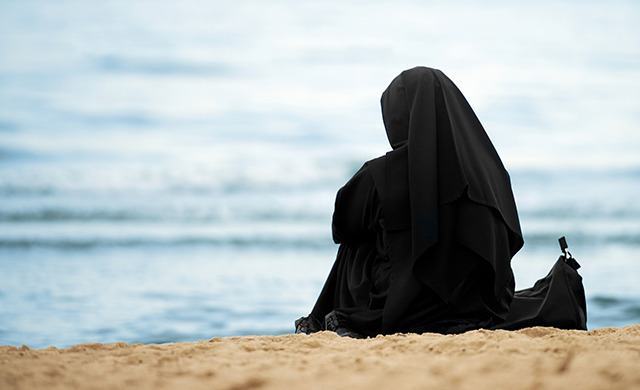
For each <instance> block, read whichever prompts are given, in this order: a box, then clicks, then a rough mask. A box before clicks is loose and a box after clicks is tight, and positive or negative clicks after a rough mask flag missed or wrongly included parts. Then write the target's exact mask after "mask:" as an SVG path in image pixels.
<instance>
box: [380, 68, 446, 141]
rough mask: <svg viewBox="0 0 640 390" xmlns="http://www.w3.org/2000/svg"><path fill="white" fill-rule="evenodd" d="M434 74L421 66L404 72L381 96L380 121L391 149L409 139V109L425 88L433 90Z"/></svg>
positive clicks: (431, 70)
mask: <svg viewBox="0 0 640 390" xmlns="http://www.w3.org/2000/svg"><path fill="white" fill-rule="evenodd" d="M434 73H435V70H434V69H431V68H427V67H423V66H419V67H415V68H412V69H409V70H405V71H404V72H402V73H401V74H400V75H399V76H398V77H396V78H395V79H394V80H393V81H392V82H391V84H390V85H389V87H387V89H386V90H385V91H384V93H383V94H382V98H381V99H380V104H381V106H382V120H383V121H384V126H385V129H386V131H387V137H388V138H389V143H390V144H391V147H392V148H393V149H397V148H398V147H400V146H402V145H404V144H405V143H406V142H407V140H408V139H409V122H410V119H411V115H410V112H411V108H412V107H413V104H414V102H415V101H416V99H417V97H418V96H419V95H421V94H424V93H425V92H426V91H425V87H429V86H430V87H431V88H434V85H435V83H436V81H437V79H436V77H435V75H434Z"/></svg>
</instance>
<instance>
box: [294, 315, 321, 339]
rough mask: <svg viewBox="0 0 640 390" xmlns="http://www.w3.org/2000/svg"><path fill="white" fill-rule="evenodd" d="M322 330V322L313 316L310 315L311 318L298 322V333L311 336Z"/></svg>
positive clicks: (303, 318)
mask: <svg viewBox="0 0 640 390" xmlns="http://www.w3.org/2000/svg"><path fill="white" fill-rule="evenodd" d="M321 330H322V327H321V326H320V321H318V320H317V319H316V317H314V316H313V315H312V314H309V317H300V318H298V319H297V320H296V333H304V334H311V333H316V332H320V331H321Z"/></svg>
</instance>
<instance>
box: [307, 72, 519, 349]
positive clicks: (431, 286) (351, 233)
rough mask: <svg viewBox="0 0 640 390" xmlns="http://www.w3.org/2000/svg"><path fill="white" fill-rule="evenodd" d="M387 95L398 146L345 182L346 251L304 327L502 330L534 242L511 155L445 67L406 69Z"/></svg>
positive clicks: (340, 200) (385, 110)
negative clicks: (518, 271)
mask: <svg viewBox="0 0 640 390" xmlns="http://www.w3.org/2000/svg"><path fill="white" fill-rule="evenodd" d="M381 104H382V116H383V120H384V125H385V128H386V132H387V136H388V138H389V142H390V143H391V147H392V149H393V150H392V151H390V152H388V153H387V154H386V155H385V156H382V157H379V158H377V159H374V160H371V161H368V162H366V163H365V164H364V165H363V167H362V168H361V169H360V170H359V171H358V172H357V173H356V174H355V175H354V176H353V177H352V178H351V179H350V180H349V182H347V184H346V185H345V186H344V187H343V188H341V189H340V190H339V192H338V195H337V197H336V202H335V211H334V215H333V238H334V241H335V242H336V243H338V244H340V247H339V250H338V255H337V259H336V261H335V264H334V266H333V269H332V270H331V272H330V274H329V277H328V279H327V281H326V283H325V285H324V288H323V289H322V292H321V293H320V296H319V298H318V300H317V303H316V305H315V307H314V308H313V310H312V312H311V314H310V315H309V316H308V317H303V318H301V319H299V320H298V321H296V331H297V332H298V333H313V332H317V331H320V330H332V331H336V332H337V333H339V334H340V335H343V336H351V337H366V336H375V335H378V334H391V333H397V332H403V333H406V332H413V333H423V332H439V333H459V332H464V331H467V330H471V329H478V328H495V327H499V326H500V324H504V323H505V321H506V320H507V317H508V314H509V311H510V306H511V303H512V300H513V297H514V287H515V284H514V277H513V272H512V270H511V265H510V262H511V258H512V257H513V256H514V255H515V253H516V252H518V250H519V249H520V248H521V247H522V245H523V243H524V242H523V239H522V233H521V230H520V223H519V220H518V213H517V210H516V205H515V201H514V198H513V193H512V191H511V183H510V179H509V175H508V173H507V171H506V170H505V168H504V166H503V165H502V162H501V160H500V157H499V156H498V154H497V152H496V150H495V149H494V147H493V145H492V143H491V141H490V140H489V137H488V136H487V134H486V133H485V131H484V129H483V127H482V125H481V124H480V122H479V121H478V119H477V117H476V116H475V114H474V112H473V110H472V109H471V107H470V106H469V104H468V103H467V101H466V99H465V98H464V96H463V95H462V94H461V93H460V91H459V90H458V88H457V87H456V86H455V85H454V84H453V82H452V81H451V80H449V78H447V76H445V75H444V74H443V73H442V72H441V71H439V70H436V69H431V68H425V67H417V68H413V69H410V70H407V71H404V72H402V74H400V75H399V76H398V77H396V78H395V79H394V80H393V82H392V83H391V84H390V85H389V87H388V88H387V90H386V91H385V92H384V93H383V95H382V99H381ZM511 322H514V321H512V320H511Z"/></svg>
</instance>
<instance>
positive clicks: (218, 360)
mask: <svg viewBox="0 0 640 390" xmlns="http://www.w3.org/2000/svg"><path fill="white" fill-rule="evenodd" d="M639 367H640V325H632V326H626V327H624V328H601V329H595V330H592V331H588V332H584V331H567V330H558V329H554V328H539V327H537V328H528V329H523V330H520V331H515V332H509V331H486V330H479V331H472V332H468V333H465V334H461V335H438V334H423V335H416V334H396V335H390V336H378V337H376V338H370V339H366V340H356V339H349V338H340V337H338V336H337V335H335V334H334V333H329V332H322V333H318V334H314V335H310V336H307V335H283V336H246V337H228V338H213V339H211V340H208V341H199V342H195V343H174V344H162V345H141V344H126V343H115V344H80V345H76V346H74V347H71V348H67V349H57V348H54V347H49V348H46V349H40V350H34V349H30V348H28V347H26V346H22V347H14V346H3V347H0V388H2V389H44V388H46V389H114V388H136V389H229V390H231V389H234V390H240V389H294V388H304V389H327V388H329V389H334V388H336V389H337V388H344V389H388V388H393V389H451V388H455V389H501V388H505V389H581V390H585V389H636V388H640V370H639V369H638V368H639Z"/></svg>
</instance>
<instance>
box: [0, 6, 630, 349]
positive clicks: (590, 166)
mask: <svg viewBox="0 0 640 390" xmlns="http://www.w3.org/2000/svg"><path fill="white" fill-rule="evenodd" d="M639 16H640V3H637V2H633V1H631V0H629V1H621V0H614V1H609V2H596V1H586V2H584V1H583V2H578V1H570V0H564V1H548V0H542V1H535V2H533V1H525V2H501V1H496V0H490V1H488V2H482V3H477V2H473V1H455V2H446V3H436V2H431V1H400V2H382V1H367V2H365V1H348V2H347V1H334V0H329V1H323V2H315V1H312V2H298V1H292V0H274V1H269V2H262V1H222V0H216V1H204V0H190V1H170V0H153V1H150V0H136V1H124V0H112V1H103V2H86V1H79V0H58V1H44V0H22V1H3V2H1V3H0V345H2V344H11V345H21V344H26V345H28V346H31V347H36V348H42V347H47V346H49V345H54V346H57V347H66V346H70V345H74V344H78V343H82V342H114V341H121V340H122V341H127V342H143V343H151V342H153V343H163V342H172V341H192V340H199V339H209V338H211V337H215V336H231V335H247V334H282V333H289V332H292V331H293V321H294V320H295V319H296V318H298V317H299V316H302V315H305V314H307V313H308V312H309V311H310V309H311V308H312V306H313V304H314V302H315V299H316V297H317V295H318V293H319V291H320V288H321V286H322V284H323V282H324V279H325V278H326V276H327V274H328V271H329V269H330V267H331V265H332V263H333V260H334V256H335V252H336V249H337V248H336V246H335V245H334V244H333V243H332V241H331V235H330V222H331V214H332V207H333V201H334V196H335V192H336V191H337V189H338V188H339V187H340V186H342V185H343V184H344V183H345V182H346V180H347V179H348V178H349V177H350V176H351V175H352V174H353V173H354V172H355V171H356V170H357V169H358V168H359V167H360V165H361V164H362V163H363V162H364V161H366V160H368V159H371V158H374V157H376V156H378V155H382V154H383V153H385V152H386V151H387V150H388V149H389V146H388V144H387V140H386V136H385V133H384V128H383V125H382V120H381V116H380V109H379V97H380V94H381V93H382V91H383V90H384V89H385V88H386V86H387V85H388V84H389V82H390V81H391V80H392V79H393V78H394V77H395V76H396V75H397V74H399V73H400V72H401V71H402V70H404V69H407V68H410V67H413V66H416V65H426V66H432V67H436V68H440V69H442V70H443V71H444V72H445V73H446V74H447V75H448V76H449V77H450V78H451V79H452V80H453V81H454V82H455V83H456V84H457V85H458V87H459V88H460V89H461V90H462V92H463V93H464V94H465V96H466V97H467V99H468V100H469V102H470V103H471V105H472V107H473V108H474V109H475V111H476V113H477V115H478V116H479V118H480V120H481V121H482V122H483V124H484V126H485V128H486V130H487V132H488V133H489V135H490V137H491V138H492V140H493V142H494V144H495V146H496V148H497V149H498V151H499V152H500V154H501V156H502V159H503V162H504V164H505V165H506V167H507V168H508V170H509V171H510V173H511V176H512V182H513V189H514V193H515V195H516V201H517V203H518V207H519V211H520V216H521V222H522V228H523V232H524V235H525V241H526V245H525V248H524V249H523V250H522V251H521V252H520V253H519V254H518V255H516V257H515V258H514V260H513V266H514V269H515V272H516V278H517V285H518V287H519V288H524V287H528V286H529V285H531V284H532V283H533V282H534V281H535V280H536V279H538V278H539V277H542V276H544V275H545V274H546V272H547V271H548V269H549V268H550V267H551V266H552V264H553V262H554V261H555V260H556V258H557V256H558V255H559V248H558V246H557V241H556V240H557V238H558V237H559V236H561V235H566V236H567V239H568V241H569V244H570V249H571V251H572V253H573V254H574V256H576V258H577V259H578V260H579V261H580V262H581V264H582V265H583V268H582V269H581V273H582V275H583V277H584V279H585V280H584V282H585V288H586V292H587V299H588V310H589V313H588V315H589V321H588V325H589V327H590V328H598V327H603V326H623V325H626V324H632V323H638V322H640V283H638V281H639V280H640V264H639V263H638V260H639V259H640V257H639V255H640V197H639V196H638V195H639V193H640V153H638V152H639V151H640V131H639V130H640V128H639V125H638V123H640V105H639V103H640V96H639V91H640V21H639V20H638V19H639V18H638V17H639Z"/></svg>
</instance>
